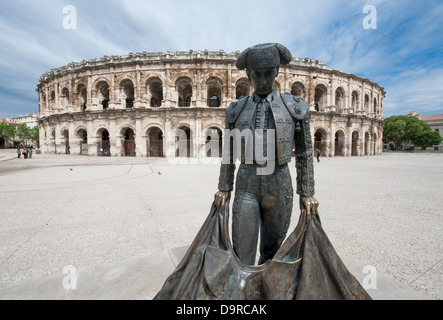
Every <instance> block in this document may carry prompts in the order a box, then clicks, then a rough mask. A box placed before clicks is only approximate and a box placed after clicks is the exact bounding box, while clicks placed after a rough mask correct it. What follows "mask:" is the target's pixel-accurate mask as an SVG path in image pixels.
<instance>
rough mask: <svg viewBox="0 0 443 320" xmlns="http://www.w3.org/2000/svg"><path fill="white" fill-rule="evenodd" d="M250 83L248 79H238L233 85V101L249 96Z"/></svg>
mask: <svg viewBox="0 0 443 320" xmlns="http://www.w3.org/2000/svg"><path fill="white" fill-rule="evenodd" d="M251 91H252V90H251V82H250V81H249V79H248V78H240V79H238V80H237V82H236V83H235V99H240V98H241V97H247V96H249V95H250V94H251Z"/></svg>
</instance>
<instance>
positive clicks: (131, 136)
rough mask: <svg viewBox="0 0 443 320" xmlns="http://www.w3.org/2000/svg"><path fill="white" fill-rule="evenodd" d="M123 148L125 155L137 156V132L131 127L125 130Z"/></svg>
mask: <svg viewBox="0 0 443 320" xmlns="http://www.w3.org/2000/svg"><path fill="white" fill-rule="evenodd" d="M123 138H124V141H123V148H124V156H125V157H135V133H134V131H133V130H132V129H131V128H127V129H126V130H124V132H123Z"/></svg>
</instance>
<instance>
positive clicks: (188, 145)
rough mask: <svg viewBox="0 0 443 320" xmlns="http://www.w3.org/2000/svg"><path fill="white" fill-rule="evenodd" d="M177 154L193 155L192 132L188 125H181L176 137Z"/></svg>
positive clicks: (179, 155)
mask: <svg viewBox="0 0 443 320" xmlns="http://www.w3.org/2000/svg"><path fill="white" fill-rule="evenodd" d="M175 145H176V148H175V156H176V157H188V158H190V157H191V156H192V155H193V145H192V132H191V129H190V128H189V127H188V126H181V127H180V128H179V134H177V135H176V137H175Z"/></svg>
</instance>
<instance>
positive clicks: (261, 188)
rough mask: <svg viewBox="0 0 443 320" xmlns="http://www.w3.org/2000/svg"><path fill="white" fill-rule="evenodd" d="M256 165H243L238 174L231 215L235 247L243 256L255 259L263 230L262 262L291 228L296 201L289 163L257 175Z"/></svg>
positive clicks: (249, 261)
mask: <svg viewBox="0 0 443 320" xmlns="http://www.w3.org/2000/svg"><path fill="white" fill-rule="evenodd" d="M256 168H257V166H256V165H241V166H240V168H239V171H238V174H237V181H236V190H235V198H234V204H233V215H232V216H233V217H232V222H233V224H232V240H233V246H234V251H235V253H236V254H237V256H238V257H239V258H240V260H241V261H242V262H243V263H245V264H249V265H252V264H254V262H255V256H256V251H257V243H258V238H259V234H260V262H259V263H264V262H266V260H268V259H272V258H273V257H274V255H275V253H276V252H277V250H278V248H279V247H280V245H281V243H282V242H283V240H284V238H285V236H286V233H287V231H288V227H289V223H290V219H291V213H292V203H293V189H292V180H291V176H290V174H289V169H288V166H287V165H283V166H276V168H275V171H274V173H273V174H271V175H267V176H257V175H256Z"/></svg>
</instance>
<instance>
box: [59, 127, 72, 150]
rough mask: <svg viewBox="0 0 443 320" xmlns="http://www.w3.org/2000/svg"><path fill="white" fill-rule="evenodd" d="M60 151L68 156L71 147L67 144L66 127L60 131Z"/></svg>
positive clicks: (67, 134) (67, 131)
mask: <svg viewBox="0 0 443 320" xmlns="http://www.w3.org/2000/svg"><path fill="white" fill-rule="evenodd" d="M60 137H61V138H60V151H61V153H64V154H70V153H71V151H70V149H71V146H70V144H69V129H68V128H67V127H63V128H62V129H61V130H60Z"/></svg>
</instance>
